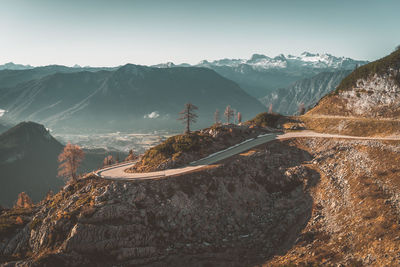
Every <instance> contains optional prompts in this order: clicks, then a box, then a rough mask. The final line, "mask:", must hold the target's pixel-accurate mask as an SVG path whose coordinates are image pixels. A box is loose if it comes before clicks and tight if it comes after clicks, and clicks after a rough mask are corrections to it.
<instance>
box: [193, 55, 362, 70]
mask: <svg viewBox="0 0 400 267" xmlns="http://www.w3.org/2000/svg"><path fill="white" fill-rule="evenodd" d="M365 63H367V62H366V61H357V60H353V59H351V58H345V57H335V56H332V55H330V54H327V53H324V54H319V53H316V54H313V53H310V52H303V53H301V54H300V56H294V55H287V56H285V55H284V54H280V55H278V56H276V57H273V58H271V57H268V56H266V55H263V54H253V55H252V56H251V57H250V59H247V60H246V59H227V58H225V59H221V60H215V61H212V62H209V61H207V60H203V61H201V62H200V63H199V64H198V65H196V66H206V67H212V66H229V67H239V66H242V65H247V66H250V67H252V68H253V69H257V70H266V69H274V68H275V69H282V68H289V67H290V68H295V67H300V66H302V67H310V68H331V69H352V68H354V67H355V66H356V65H363V64H365Z"/></svg>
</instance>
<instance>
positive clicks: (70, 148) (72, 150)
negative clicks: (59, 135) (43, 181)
mask: <svg viewBox="0 0 400 267" xmlns="http://www.w3.org/2000/svg"><path fill="white" fill-rule="evenodd" d="M84 156H85V154H84V152H83V150H82V149H81V148H80V147H79V146H78V145H73V144H71V143H68V144H67V145H66V146H65V147H64V150H63V152H61V154H60V155H58V162H60V166H59V167H58V169H59V170H58V176H62V177H66V178H70V179H72V180H73V181H76V180H77V174H76V171H77V170H78V167H79V164H80V163H81V162H82V160H83V157H84Z"/></svg>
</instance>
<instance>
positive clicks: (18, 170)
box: [0, 122, 63, 206]
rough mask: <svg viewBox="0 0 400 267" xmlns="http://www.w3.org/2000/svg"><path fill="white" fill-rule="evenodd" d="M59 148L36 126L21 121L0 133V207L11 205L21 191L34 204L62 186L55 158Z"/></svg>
mask: <svg viewBox="0 0 400 267" xmlns="http://www.w3.org/2000/svg"><path fill="white" fill-rule="evenodd" d="M62 148H63V146H62V145H61V144H60V143H59V142H58V141H57V140H55V139H54V138H53V137H52V136H51V135H50V133H49V132H48V131H47V130H46V129H45V128H44V127H43V126H42V125H40V124H37V123H33V122H22V123H20V124H18V125H16V126H15V127H13V128H11V129H9V130H8V131H6V132H4V133H2V134H0V173H1V179H0V204H1V205H8V206H11V205H12V204H13V201H14V200H16V197H17V195H18V194H19V193H20V192H22V191H25V192H27V193H28V195H29V196H30V197H32V199H33V200H34V201H38V200H40V199H41V198H42V197H43V196H44V194H45V193H46V192H47V191H48V190H57V189H59V187H60V186H61V185H62V184H63V182H62V180H61V179H57V178H56V177H57V166H58V163H57V156H58V154H59V153H60V151H61V150H62Z"/></svg>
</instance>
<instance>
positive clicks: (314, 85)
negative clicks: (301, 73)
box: [260, 70, 351, 115]
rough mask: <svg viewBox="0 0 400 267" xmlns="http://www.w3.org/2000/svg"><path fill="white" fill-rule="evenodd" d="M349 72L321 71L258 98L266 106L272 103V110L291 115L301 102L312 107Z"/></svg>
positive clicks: (349, 71)
mask: <svg viewBox="0 0 400 267" xmlns="http://www.w3.org/2000/svg"><path fill="white" fill-rule="evenodd" d="M350 73H351V70H339V71H333V72H321V73H319V74H317V75H316V76H313V77H311V78H305V79H302V80H299V81H296V82H294V83H293V84H291V85H290V86H288V87H286V88H280V89H278V90H276V91H274V92H271V93H269V94H268V95H266V96H265V97H263V98H260V101H261V102H262V103H263V104H264V105H265V106H267V107H268V106H269V105H271V104H272V109H273V111H274V112H278V113H280V114H283V115H293V114H296V113H297V112H298V108H299V106H300V105H301V104H304V107H305V108H306V109H309V108H311V107H313V106H314V105H315V104H316V103H318V101H319V100H320V99H321V98H322V97H323V96H325V95H326V94H329V93H330V92H332V91H334V90H335V89H336V87H337V86H338V85H339V83H340V82H341V81H342V80H343V79H344V78H345V77H346V76H347V75H349V74H350Z"/></svg>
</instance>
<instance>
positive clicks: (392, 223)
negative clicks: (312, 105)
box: [263, 139, 400, 266]
mask: <svg viewBox="0 0 400 267" xmlns="http://www.w3.org/2000/svg"><path fill="white" fill-rule="evenodd" d="M297 144H298V147H303V148H305V149H306V150H310V151H313V156H314V159H313V161H312V166H313V167H311V168H313V169H315V170H316V171H317V172H318V173H319V174H320V181H319V183H318V184H317V185H316V186H315V187H314V188H312V189H311V190H310V195H311V197H312V199H313V208H312V211H311V214H310V219H309V221H308V222H307V225H306V227H305V228H303V230H302V231H301V233H300V234H299V235H298V238H297V240H296V242H295V243H294V244H293V246H292V247H291V248H290V250H289V251H287V252H286V253H285V254H283V255H279V256H275V257H274V258H273V259H272V260H270V261H268V262H267V263H265V265H263V266H288V265H289V266H291V264H292V265H293V266H297V265H299V266H308V265H310V264H313V266H314V265H315V264H317V265H322V266H399V265H400V257H399V255H400V249H399V248H400V225H399V220H400V208H399V207H400V206H399V201H400V198H399V197H400V193H399V192H400V183H399V179H398V178H399V174H400V173H399V172H400V169H399V168H398V164H397V162H398V161H399V160H400V149H399V145H400V143H399V142H379V141H348V140H347V141H346V140H324V139H303V140H299V141H297Z"/></svg>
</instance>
